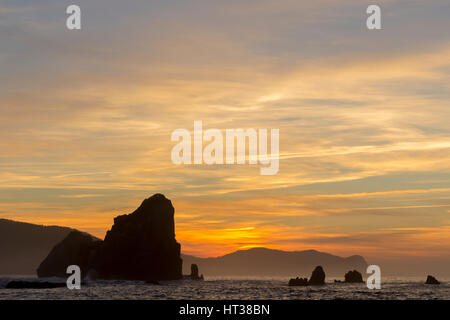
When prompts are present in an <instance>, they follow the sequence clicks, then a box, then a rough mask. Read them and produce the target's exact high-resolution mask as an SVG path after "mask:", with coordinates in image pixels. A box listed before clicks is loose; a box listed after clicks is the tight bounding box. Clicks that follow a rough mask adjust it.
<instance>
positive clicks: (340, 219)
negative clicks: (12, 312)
mask: <svg viewBox="0 0 450 320" xmlns="http://www.w3.org/2000/svg"><path fill="white" fill-rule="evenodd" d="M376 3H377V4H379V5H380V7H381V10H382V30H373V31H369V30H368V29H367V28H366V18H367V14H366V8H367V6H368V5H370V4H373V1H365V0H363V1H361V0H340V1H339V0H333V1H332V0H321V1H299V0H297V1H291V0H258V1H256V0H241V1H237V0H227V1H218V0H208V1H206V0H183V1H181V0H167V1H144V0H130V1H126V2H124V1H118V0H108V1H106V0H105V1H104V0H96V1H87V0H76V1H56V0H54V1H47V0H41V1H31V0H30V1H24V0H14V1H8V0H1V1H0V112H1V116H0V137H1V138H0V150H1V153H0V217H3V218H9V219H14V220H19V221H26V222H32V223H39V224H46V225H63V226H70V227H74V228H77V229H80V230H83V231H86V232H90V233H92V234H94V235H96V236H98V237H100V238H103V237H104V235H105V232H106V231H107V230H108V228H110V226H111V225H112V222H113V218H114V217H115V216H117V215H119V214H125V213H130V212H132V211H133V210H134V209H135V208H137V207H138V206H139V204H140V203H141V202H142V200H143V199H145V198H147V197H149V196H151V195H152V194H154V193H163V194H165V195H166V196H167V197H168V198H169V199H171V200H172V203H173V205H174V207H175V219H176V237H177V240H178V241H179V242H180V243H181V245H182V251H183V252H184V253H188V254H193V255H197V256H201V257H208V256H218V255H222V254H225V253H229V252H232V251H234V250H238V249H246V248H251V247H257V246H264V247H269V248H276V249H283V250H305V249H316V250H320V251H325V252H329V253H333V254H337V255H342V256H349V255H353V254H360V255H362V256H364V257H365V258H366V259H367V260H369V261H370V262H374V263H376V262H377V261H382V260H386V259H394V260H398V259H400V260H401V259H405V261H406V260H407V259H414V258H417V259H424V258H430V259H434V258H436V259H437V258H440V257H446V256H449V252H450V161H449V160H450V126H449V120H450V36H449V35H448V30H450V19H448V17H449V14H450V2H449V1H448V0H428V1H418V0H408V1H406V0H396V1H393V0H392V1H389V0H384V1H381V0H378V1H376ZM70 4H78V5H79V6H80V7H81V12H82V15H81V17H82V19H81V20H82V29H81V30H72V31H71V30H67V28H66V18H67V14H66V13H65V10H66V7H67V6H68V5H70ZM195 120H202V121H203V127H204V128H205V129H208V128H217V129H220V130H223V131H224V130H226V129H234V128H244V129H248V128H267V129H271V128H274V129H279V131H280V165H279V166H280V168H279V172H278V174H276V175H272V176H262V175H260V174H259V169H260V166H259V165H248V164H246V165H211V166H208V165H205V164H203V165H175V164H173V163H172V161H171V150H172V148H173V147H174V145H175V144H176V143H174V142H173V141H171V133H172V132H173V131H174V130H176V129H178V128H185V129H187V130H190V131H192V130H193V123H194V121H195ZM449 261H450V259H449Z"/></svg>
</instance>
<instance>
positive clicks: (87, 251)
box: [37, 231, 102, 278]
mask: <svg viewBox="0 0 450 320" xmlns="http://www.w3.org/2000/svg"><path fill="white" fill-rule="evenodd" d="M101 244H102V241H101V240H100V239H97V238H95V237H93V236H91V235H90V234H87V233H84V232H80V231H72V232H70V233H69V234H68V235H67V237H66V238H64V239H63V240H62V241H61V242H60V243H58V244H57V245H56V246H55V247H54V248H53V249H52V250H51V251H50V253H49V255H48V256H47V257H46V258H45V259H44V261H42V262H41V264H40V265H39V267H38V269H37V275H38V277H61V278H66V277H67V276H68V275H67V273H66V270H67V267H68V266H69V265H73V264H75V265H78V266H79V267H80V269H81V274H85V273H86V272H87V271H88V270H89V268H90V265H91V262H92V259H93V258H94V255H95V253H96V250H97V249H98V248H99V247H100V245H101Z"/></svg>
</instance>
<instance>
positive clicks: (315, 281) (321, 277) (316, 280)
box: [308, 266, 325, 286]
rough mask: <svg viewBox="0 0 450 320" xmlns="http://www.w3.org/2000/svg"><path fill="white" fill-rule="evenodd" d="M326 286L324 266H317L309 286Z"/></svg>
mask: <svg viewBox="0 0 450 320" xmlns="http://www.w3.org/2000/svg"><path fill="white" fill-rule="evenodd" d="M323 284H325V272H324V271H323V268H322V266H317V267H316V268H315V269H314V271H313V272H312V274H311V278H309V281H308V285H310V286H320V285H323Z"/></svg>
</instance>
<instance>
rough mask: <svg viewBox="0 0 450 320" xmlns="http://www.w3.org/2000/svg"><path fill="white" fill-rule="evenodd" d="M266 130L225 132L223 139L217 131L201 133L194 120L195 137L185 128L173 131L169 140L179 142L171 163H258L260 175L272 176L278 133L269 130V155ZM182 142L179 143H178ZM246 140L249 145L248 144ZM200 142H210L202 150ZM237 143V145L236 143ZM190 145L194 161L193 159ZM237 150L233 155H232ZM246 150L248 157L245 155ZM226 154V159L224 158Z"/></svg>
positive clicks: (227, 130)
mask: <svg viewBox="0 0 450 320" xmlns="http://www.w3.org/2000/svg"><path fill="white" fill-rule="evenodd" d="M267 131H268V130H267V129H258V131H257V130H255V129H247V130H244V129H226V130H225V144H226V148H224V145H223V144H224V136H223V134H222V132H221V131H220V130H218V129H207V130H204V131H203V123H202V121H201V120H200V121H194V137H193V141H192V137H191V133H190V132H189V131H188V130H186V129H176V130H174V131H173V132H172V137H171V139H172V141H179V143H178V144H177V145H175V146H174V147H173V149H172V154H171V158H172V162H173V163H174V164H182V163H184V164H192V163H193V164H203V163H205V164H207V165H212V164H224V163H225V164H235V163H236V164H246V163H247V162H248V163H249V164H258V162H259V163H260V164H262V165H267V166H266V167H261V168H260V173H261V175H275V174H277V173H278V169H279V156H280V154H279V135H280V133H279V130H278V129H270V155H269V154H268V153H267V151H268V145H269V144H268V132H267ZM180 140H181V141H180ZM247 141H248V145H247V143H246V142H247ZM203 142H209V144H208V145H206V146H205V147H204V148H203ZM235 142H236V143H235ZM192 144H193V159H192ZM235 149H236V154H235ZM247 150H248V156H247ZM224 151H225V157H224Z"/></svg>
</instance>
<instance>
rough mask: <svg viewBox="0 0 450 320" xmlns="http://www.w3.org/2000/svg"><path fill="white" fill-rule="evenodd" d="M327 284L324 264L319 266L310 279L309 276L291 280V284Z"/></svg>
mask: <svg viewBox="0 0 450 320" xmlns="http://www.w3.org/2000/svg"><path fill="white" fill-rule="evenodd" d="M323 284H325V272H324V271H323V268H322V266H317V267H316V268H315V269H314V270H313V272H312V274H311V278H310V279H309V281H308V278H299V277H297V278H295V279H290V280H289V286H320V285H323Z"/></svg>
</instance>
